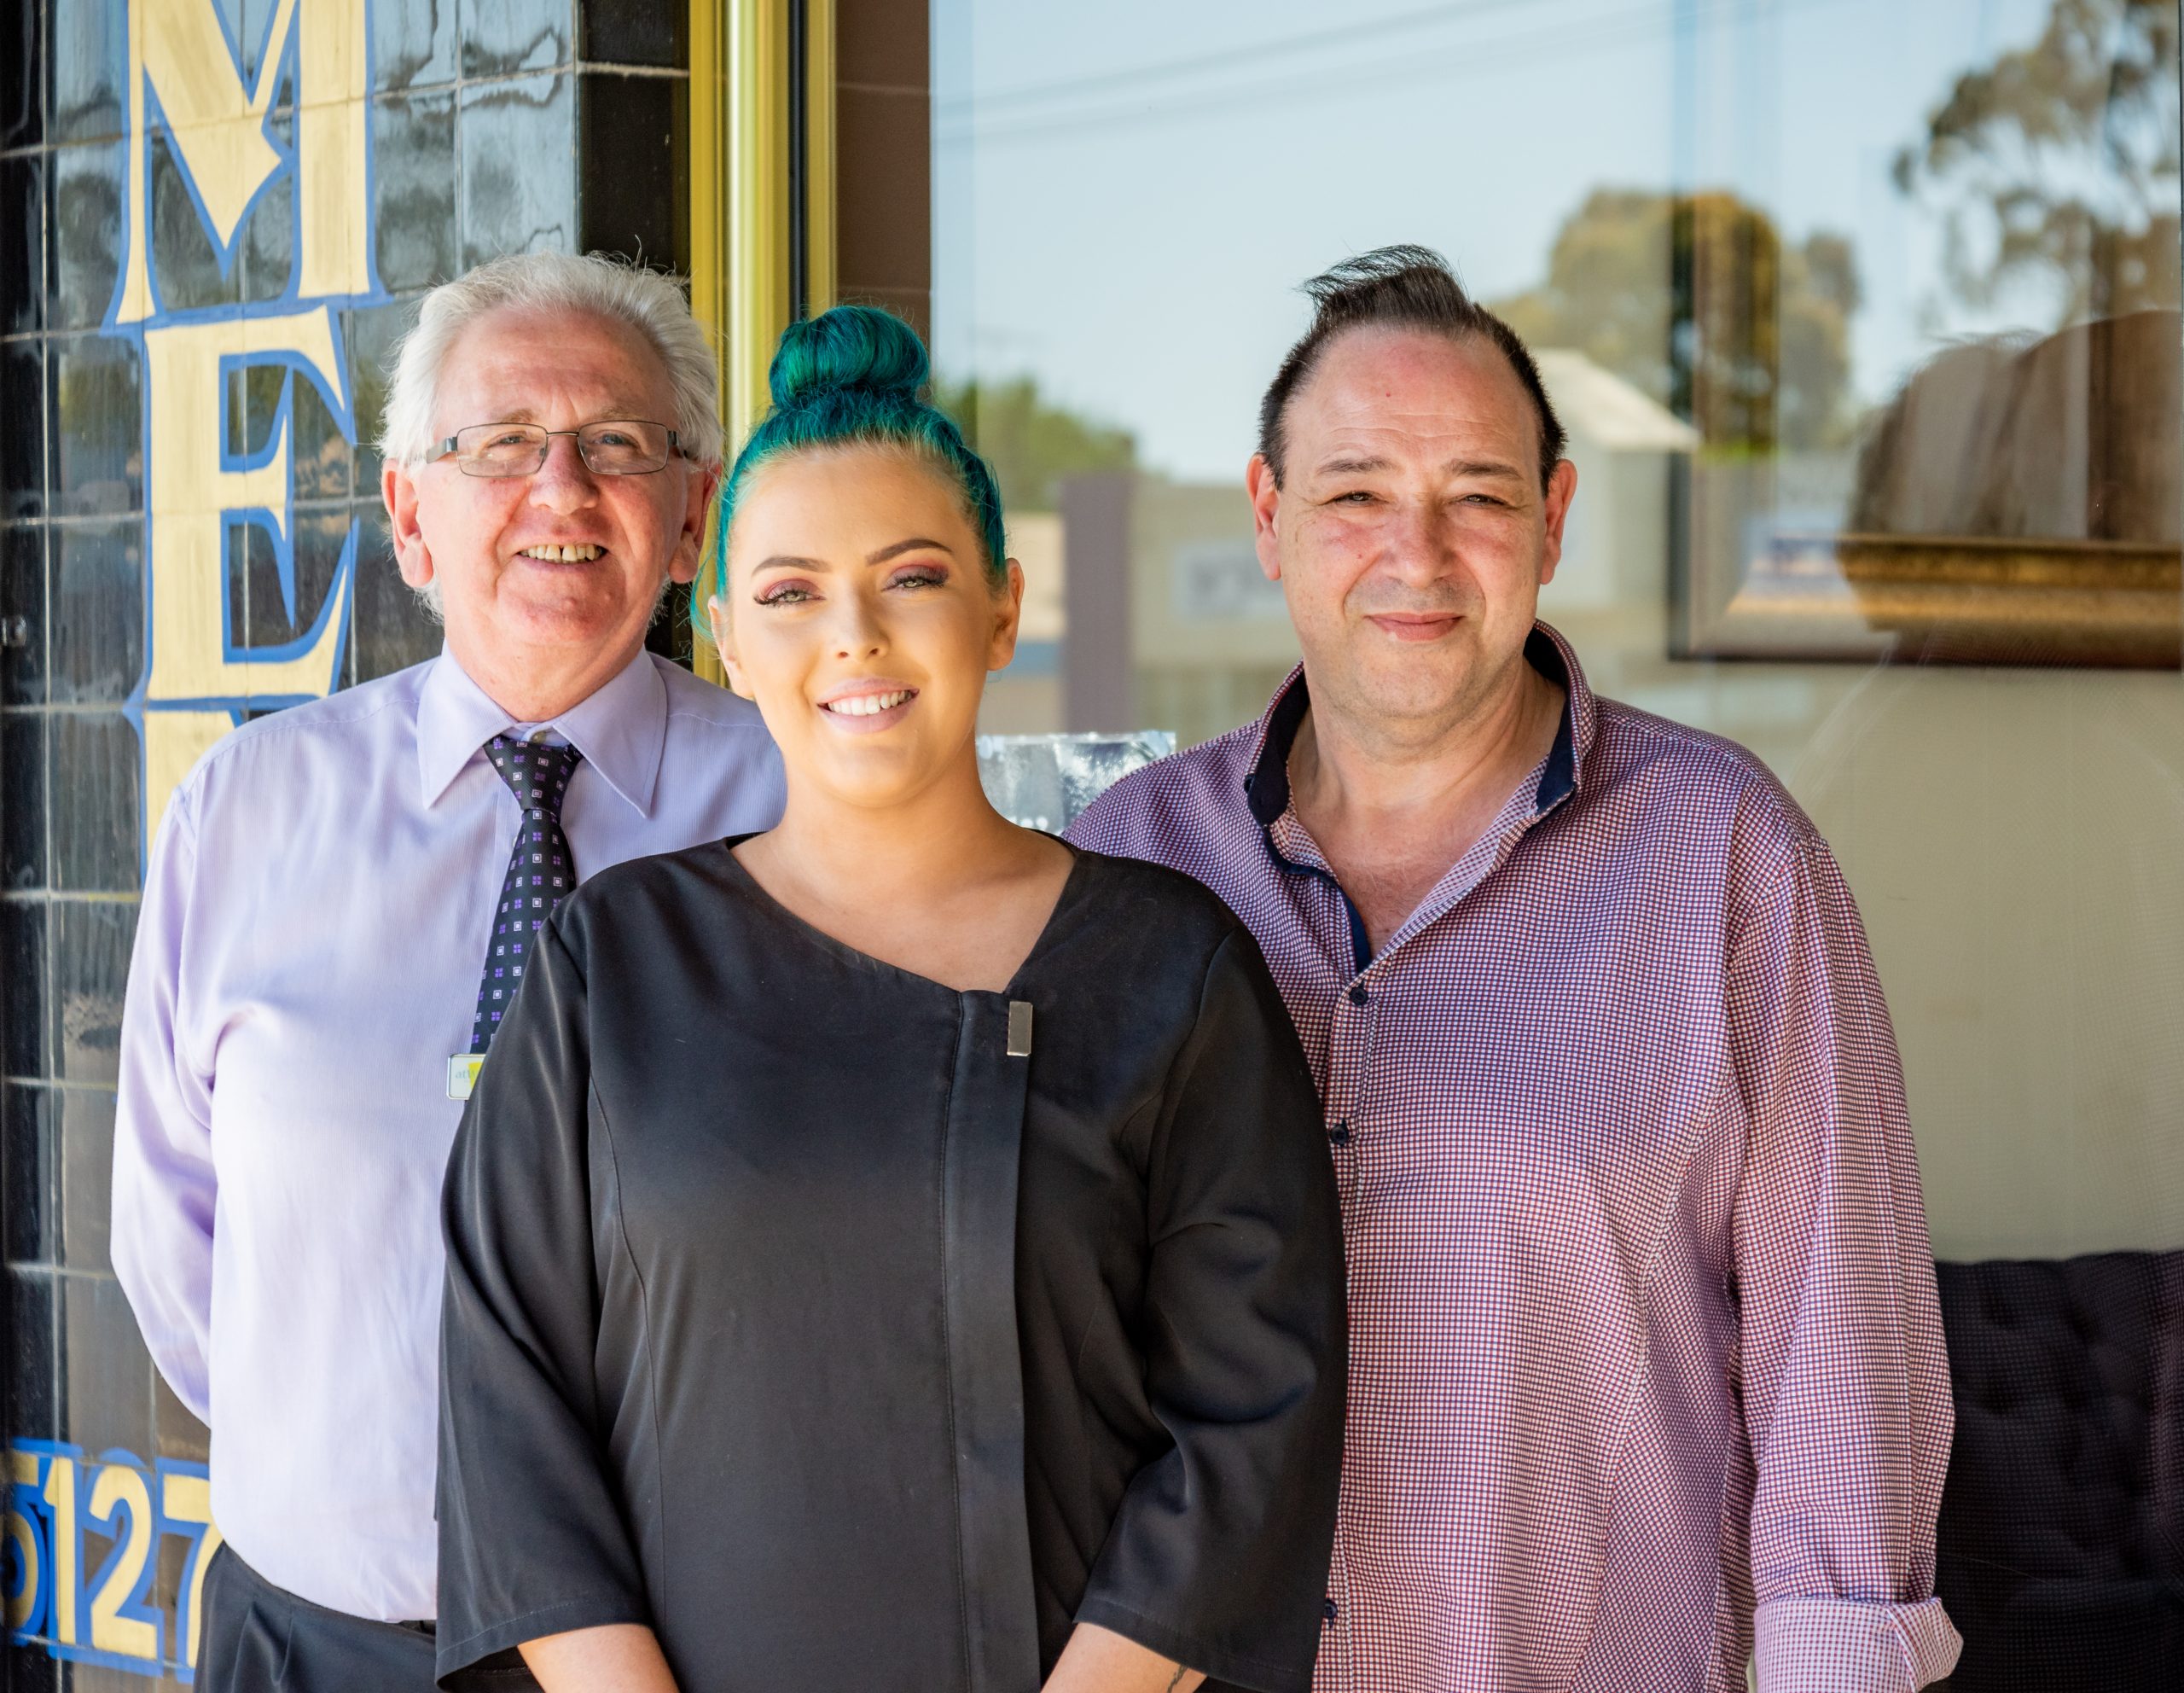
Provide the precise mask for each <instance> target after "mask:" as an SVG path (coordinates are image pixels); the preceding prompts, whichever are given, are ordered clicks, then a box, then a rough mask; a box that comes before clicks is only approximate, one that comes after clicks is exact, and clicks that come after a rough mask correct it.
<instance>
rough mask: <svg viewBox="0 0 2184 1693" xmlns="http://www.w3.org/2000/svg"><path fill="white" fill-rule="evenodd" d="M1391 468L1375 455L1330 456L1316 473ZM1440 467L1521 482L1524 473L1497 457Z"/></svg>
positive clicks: (1342, 473) (1455, 472)
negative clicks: (1355, 456) (1354, 456)
mask: <svg viewBox="0 0 2184 1693" xmlns="http://www.w3.org/2000/svg"><path fill="white" fill-rule="evenodd" d="M1392 468H1394V466H1393V465H1392V464H1391V462H1390V461H1388V460H1387V459H1385V458H1380V457H1375V456H1368V457H1362V458H1350V457H1343V458H1331V459H1328V460H1327V462H1326V463H1323V464H1321V466H1320V467H1319V472H1318V474H1321V475H1322V476H1362V475H1368V474H1371V473H1372V472H1374V471H1376V470H1389V469H1392ZM1441 468H1442V469H1443V470H1444V471H1446V472H1447V473H1448V474H1450V475H1452V476H1494V477H1502V478H1506V479H1507V480H1510V481H1513V482H1521V481H1522V480H1524V479H1525V473H1524V472H1523V471H1521V470H1519V468H1517V467H1516V466H1515V465H1513V464H1507V463H1503V462H1502V460H1500V459H1498V458H1460V459H1456V460H1454V461H1453V462H1451V463H1448V464H1444V465H1443V466H1442V467H1441Z"/></svg>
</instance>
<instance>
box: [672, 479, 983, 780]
mask: <svg viewBox="0 0 2184 1693" xmlns="http://www.w3.org/2000/svg"><path fill="white" fill-rule="evenodd" d="M728 570H729V579H728V593H727V595H726V596H725V598H724V599H721V600H717V601H716V602H714V604H713V607H712V625H713V634H714V638H715V639H716V640H717V642H718V643H720V649H721V655H722V657H723V660H725V661H726V663H727V666H728V672H729V680H730V682H731V683H732V684H734V686H735V690H736V692H738V693H739V694H742V695H746V696H748V697H749V698H751V699H752V700H754V701H757V702H758V710H759V712H760V713H761V714H762V715H763V716H764V718H765V719H766V727H767V728H768V729H769V730H771V731H772V732H773V736H774V739H775V742H776V743H778V744H779V746H780V748H781V757H782V759H783V761H784V762H785V764H786V765H787V771H788V778H789V783H790V786H791V788H795V787H796V786H797V785H798V784H799V783H810V784H813V785H814V786H816V788H820V789H822V790H824V791H825V792H826V793H828V794H829V795H830V796H832V797H833V798H834V799H836V800H841V801H845V802H846V803H849V804H852V805H857V806H874V807H886V806H893V805H899V804H902V803H903V802H904V801H906V800H910V799H912V798H914V797H915V796H916V795H917V794H919V793H921V792H922V791H923V790H924V789H925V788H927V787H929V786H930V785H931V784H932V783H934V782H935V781H936V780H938V779H939V778H940V777H942V776H944V774H946V773H948V772H949V771H951V769H953V768H954V767H955V765H956V763H957V761H958V760H960V759H963V758H964V757H966V756H967V755H969V754H970V749H971V748H972V745H973V741H974V739H975V737H976V735H977V732H978V719H979V699H980V697H981V696H982V695H983V694H984V692H985V678H986V673H987V672H989V671H993V670H998V669H1000V668H1001V667H1002V666H1003V665H1005V664H1007V663H1008V660H1009V659H1010V657H1011V656H1012V655H1014V652H1015V649H1016V627H1017V619H1018V614H1019V608H1020V606H1021V602H1022V600H1023V596H1024V577H1023V573H1022V571H1021V570H1019V568H1018V567H1017V566H1016V565H1015V564H1014V562H1013V561H1012V562H1011V563H1010V565H1009V567H1008V581H1007V582H1006V583H1005V584H1001V585H996V583H994V581H993V580H992V579H991V578H990V576H989V574H988V573H987V571H986V566H985V553H984V552H983V550H981V549H980V547H979V534H978V531H977V530H976V529H974V528H973V527H972V525H971V522H970V520H969V518H968V517H967V515H965V512H964V509H963V500H962V497H961V494H960V493H959V492H957V491H956V488H955V487H954V486H952V484H951V482H950V480H949V478H948V476H947V474H946V473H945V472H944V471H942V470H939V469H938V468H934V467H932V466H931V465H928V464H927V463H925V462H924V461H923V460H921V459H920V458H918V457H915V456H914V455H912V454H910V453H909V452H905V451H897V450H892V449H888V448H884V447H874V446H863V445H856V446H848V447H841V448H822V449H820V450H817V451H805V452H798V453H793V454H789V455H787V456H784V457H781V458H779V459H776V460H775V461H774V462H773V463H770V464H768V465H765V466H764V467H763V468H760V469H759V470H758V471H757V472H756V473H755V474H753V475H752V477H751V479H750V480H749V481H748V482H746V484H745V486H744V488H743V490H742V492H741V497H740V498H739V499H738V500H737V502H736V509H735V521H734V524H733V526H732V527H731V529H730V531H729V558H728Z"/></svg>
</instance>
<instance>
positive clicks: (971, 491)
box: [690, 305, 1008, 631]
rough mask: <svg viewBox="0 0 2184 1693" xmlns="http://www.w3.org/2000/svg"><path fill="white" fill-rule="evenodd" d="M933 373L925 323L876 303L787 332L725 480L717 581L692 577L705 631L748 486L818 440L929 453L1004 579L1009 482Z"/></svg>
mask: <svg viewBox="0 0 2184 1693" xmlns="http://www.w3.org/2000/svg"><path fill="white" fill-rule="evenodd" d="M931 372H932V365H931V362H930V361H929V360H928V359H927V358H926V350H925V343H924V342H923V341H921V340H919V339H918V332H917V331H916V330H915V329H912V328H911V327H910V326H909V324H908V323H904V322H903V320H902V319H901V318H899V317H896V316H895V314H894V313H893V312H892V311H880V309H879V308H878V307H876V306H871V305H838V306H836V307H835V308H834V310H833V311H827V312H822V313H821V314H820V315H819V316H818V317H808V318H806V319H804V321H803V322H802V323H792V324H790V325H789V326H788V328H787V329H784V330H782V331H781V344H780V345H779V346H776V347H775V349H774V362H773V364H772V366H771V367H770V369H768V371H767V373H766V385H767V387H770V389H771V390H772V391H773V397H774V404H773V408H772V410H770V411H768V412H767V413H766V416H765V418H764V421H763V422H760V423H759V425H758V428H756V429H754V430H752V432H751V439H749V440H747V441H746V442H745V443H744V445H743V451H741V452H740V453H738V454H736V456H735V465H734V467H733V468H731V469H730V470H729V473H728V477H727V480H725V481H723V483H722V484H721V491H720V512H719V515H718V518H717V522H718V524H719V528H718V530H717V532H716V533H715V535H714V538H713V539H714V546H713V568H712V583H711V585H707V583H706V579H705V578H704V577H702V576H701V577H700V578H699V579H698V581H697V582H696V583H695V584H694V585H693V586H692V590H691V594H690V599H691V608H690V609H691V618H692V620H693V622H694V623H695V624H696V625H697V627H698V628H699V629H700V631H703V630H704V629H705V628H706V615H705V598H704V596H705V595H706V594H708V593H715V594H718V595H720V596H722V597H723V599H725V598H726V597H727V595H728V534H729V527H730V526H731V525H732V524H733V523H734V522H735V507H736V503H737V501H738V500H739V499H740V498H741V497H742V493H743V490H744V488H745V486H746V485H747V484H748V483H749V481H750V480H751V478H752V474H754V473H755V472H756V471H757V470H758V468H760V467H761V466H763V465H765V464H767V463H771V462H772V461H773V460H774V459H776V458H779V457H782V456H783V455H784V454H787V453H794V452H804V451H810V450H811V449H813V448H825V447H848V446H875V447H893V448H897V449H898V450H900V451H905V452H910V453H915V455H917V456H918V457H920V458H922V459H923V460H925V461H926V463H929V464H931V465H932V467H933V468H936V469H938V470H939V471H940V472H942V473H943V474H944V475H946V476H947V477H948V478H949V480H950V481H952V482H954V483H955V484H956V486H957V488H958V489H960V490H961V493H962V496H963V504H964V509H965V511H966V513H967V515H968V516H969V517H970V520H971V527H973V529H975V530H977V531H978V534H979V545H980V546H981V547H982V548H983V549H984V550H985V567H986V575H987V578H988V579H989V580H990V581H994V582H999V581H1001V580H1002V579H1003V577H1004V576H1005V575H1006V573H1007V571H1008V543H1007V541H1006V539H1005V538H1004V537H1003V534H1002V521H1001V490H1000V489H999V488H998V487H996V486H995V485H994V480H993V472H992V471H990V470H989V469H988V468H986V462H985V460H984V459H982V458H980V457H979V456H978V454H976V453H974V452H973V451H971V449H970V447H969V446H968V445H966V444H965V442H964V439H963V436H962V433H961V431H960V430H959V429H957V428H956V425H955V424H954V422H951V421H950V418H949V417H948V416H947V414H946V413H945V412H943V411H940V410H938V409H936V408H935V407H933V406H932V405H930V404H927V403H926V400H925V399H924V398H923V397H922V396H923V394H924V392H925V387H926V379H927V377H928V376H929V375H931Z"/></svg>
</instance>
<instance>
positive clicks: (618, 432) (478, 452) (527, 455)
mask: <svg viewBox="0 0 2184 1693" xmlns="http://www.w3.org/2000/svg"><path fill="white" fill-rule="evenodd" d="M556 435H573V436H575V437H576V443H577V452H578V456H579V457H582V458H583V460H584V468H585V469H587V470H589V471H590V472H591V474H593V475H595V476H642V475H643V474H646V473H647V472H648V471H653V470H658V469H659V468H661V467H663V466H664V465H665V464H666V463H667V461H668V458H669V456H670V455H671V454H673V453H676V452H679V451H681V450H682V449H681V446H680V444H679V443H678V442H677V439H676V435H675V431H674V430H672V429H671V428H667V427H666V426H665V424H661V423H645V422H636V421H634V420H631V419H626V418H625V419H618V420H616V421H615V422H608V423H587V424H585V425H584V428H581V429H546V428H540V427H539V426H538V425H537V424H536V423H473V424H472V425H471V426H470V427H469V428H468V429H457V430H456V432H455V433H453V434H452V435H450V436H449V437H448V438H447V439H445V440H444V441H442V442H441V443H440V444H439V451H437V452H435V453H434V454H433V458H434V459H442V458H452V459H453V460H454V461H455V468H456V469H458V470H460V471H461V472H462V474H464V475H466V476H534V475H536V474H537V473H538V472H539V471H540V470H541V469H542V468H544V466H545V463H546V454H547V451H548V450H549V449H550V448H551V447H552V446H553V445H554V437H555V436H556Z"/></svg>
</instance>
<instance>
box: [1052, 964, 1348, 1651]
mask: <svg viewBox="0 0 2184 1693" xmlns="http://www.w3.org/2000/svg"><path fill="white" fill-rule="evenodd" d="M1147 1206H1148V1213H1149V1218H1150V1226H1151V1230H1152V1238H1153V1253H1152V1262H1151V1268H1150V1272H1149V1277H1148V1280H1147V1292H1146V1298H1145V1313H1146V1320H1145V1323H1144V1325H1143V1334H1144V1347H1145V1375H1146V1383H1147V1392H1148V1394H1149V1396H1150V1399H1151V1401H1152V1405H1153V1411H1154V1412H1155V1414H1156V1415H1157V1416H1158V1417H1159V1419H1160V1421H1161V1422H1162V1423H1163V1424H1164V1425H1165V1428H1166V1429H1167V1431H1168V1433H1169V1434H1170V1436H1171V1437H1172V1439H1173V1441H1174V1445H1173V1446H1172V1447H1171V1448H1170V1450H1168V1451H1167V1452H1165V1453H1164V1454H1162V1455H1161V1456H1160V1457H1158V1458H1156V1459H1155V1460H1154V1461H1153V1463H1149V1464H1147V1466H1146V1467H1145V1468H1144V1469H1141V1470H1140V1471H1139V1472H1138V1474H1137V1475H1136V1476H1135V1477H1134V1478H1133V1479H1132V1480H1131V1482H1130V1486H1129V1489H1128V1491H1127V1492H1126V1494H1125V1496H1124V1500H1123V1504H1122V1508H1121V1510H1119V1512H1118V1514H1117V1516H1116V1518H1115V1521H1114V1524H1113V1527H1112V1529H1111V1530H1110V1532H1109V1534H1108V1537H1107V1544H1106V1545H1105V1547H1104V1548H1103V1550H1101V1554H1100V1556H1099V1559H1098V1562H1097V1563H1096V1565H1095V1568H1094V1570H1093V1573H1092V1578H1091V1581H1090V1584H1089V1587H1088V1589H1087V1591H1086V1595H1085V1597H1084V1600H1083V1603H1082V1604H1081V1605H1080V1606H1079V1608H1078V1610H1077V1617H1078V1620H1080V1621H1086V1622H1093V1623H1097V1624H1099V1625H1101V1626H1103V1627H1107V1628H1110V1629H1112V1630H1113V1631H1114V1632H1117V1633H1119V1634H1122V1635H1124V1636H1127V1637H1128V1638H1131V1639H1134V1640H1136V1641H1137V1642H1139V1643H1140V1644H1142V1645H1145V1646H1148V1647H1150V1648H1152V1649H1153V1650H1155V1651H1158V1652H1159V1653H1161V1654H1163V1655H1165V1656H1167V1657H1170V1658H1172V1659H1175V1660H1176V1661H1180V1662H1182V1663H1183V1664H1185V1665H1187V1666H1188V1667H1191V1668H1194V1669H1198V1670H1202V1671H1204V1672H1205V1673H1207V1674H1208V1675H1209V1676H1210V1677H1211V1678H1212V1679H1213V1680H1215V1681H1217V1682H1223V1683H1230V1684H1235V1685H1237V1686H1240V1687H1248V1688H1254V1689H1264V1690H1269V1693H1290V1690H1297V1693H1302V1690H1304V1689H1306V1688H1309V1687H1310V1684H1311V1669H1312V1661H1313V1658H1314V1655H1315V1652H1316V1647H1317V1644H1318V1638H1319V1633H1320V1629H1321V1605H1322V1603H1324V1600H1325V1597H1326V1583H1327V1565H1328V1560H1329V1556H1330V1553H1331V1550H1332V1547H1333V1539H1334V1523H1335V1500H1336V1493H1337V1490H1338V1485H1339V1479H1340V1472H1341V1452H1342V1425H1343V1407H1344V1396H1345V1382H1344V1373H1345V1327H1344V1325H1345V1306H1344V1293H1343V1271H1342V1223H1341V1213H1340V1206H1339V1200H1338V1197H1337V1195H1336V1191H1335V1184H1334V1176H1333V1167H1332V1165H1331V1162H1330V1161H1329V1159H1328V1156H1327V1143H1326V1137H1325V1135H1324V1133H1323V1132H1322V1131H1321V1125H1320V1111H1319V1104H1318V1100H1317V1097H1316V1094H1315V1092H1314V1091H1313V1087H1312V1082H1311V1076H1310V1071H1309V1069H1308V1068H1307V1067H1306V1065H1305V1062H1304V1054H1303V1052H1302V1051H1301V1050H1299V1048H1298V1044H1297V1038H1296V1035H1295V1034H1294V1033H1293V1032H1292V1029H1291V1027H1290V1025H1289V1021H1288V1018H1287V1014H1286V1013H1285V1012H1284V1011H1283V1009H1282V1006H1281V998H1280V996H1279V995H1278V994H1277V993H1276V992H1275V986H1274V983H1273V981H1272V980H1271V979H1270V978H1269V976H1268V974H1267V972H1266V966H1265V965H1264V963H1263V962H1262V961H1261V959H1260V957H1259V953H1258V947H1257V946H1256V945H1254V944H1253V943H1252V940H1251V937H1250V936H1249V935H1248V934H1245V933H1243V932H1242V931H1241V930H1238V931H1237V932H1235V933H1234V934H1231V935H1230V936H1229V939H1228V940H1226V941H1224V942H1223V944H1222V945H1221V947H1220V948H1219V950H1218V951H1217V952H1216V953H1215V955H1214V956H1213V958H1212V961H1211V964H1210V966H1209V968H1208V970H1207V973H1206V977H1205V985H1204V987H1203V989H1202V992H1201V998H1200V1004H1199V1015H1198V1018H1197V1020H1196V1022H1195V1024H1194V1027H1193V1030H1192V1033H1191V1035H1190V1037H1189V1038H1188V1042H1187V1044H1186V1045H1185V1047H1184V1049H1183V1051H1182V1054H1181V1056H1179V1057H1178V1059H1177V1062H1176V1068H1175V1069H1174V1071H1173V1073H1172V1074H1171V1076H1170V1082H1169V1086H1168V1089H1167V1092H1166V1097H1165V1099H1164V1101H1163V1102H1162V1105H1161V1109H1160V1116H1159V1123H1158V1126H1157V1127H1156V1130H1155V1133H1154V1138H1153V1149H1152V1160H1151V1171H1150V1175H1149V1178H1148V1194H1147Z"/></svg>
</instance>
